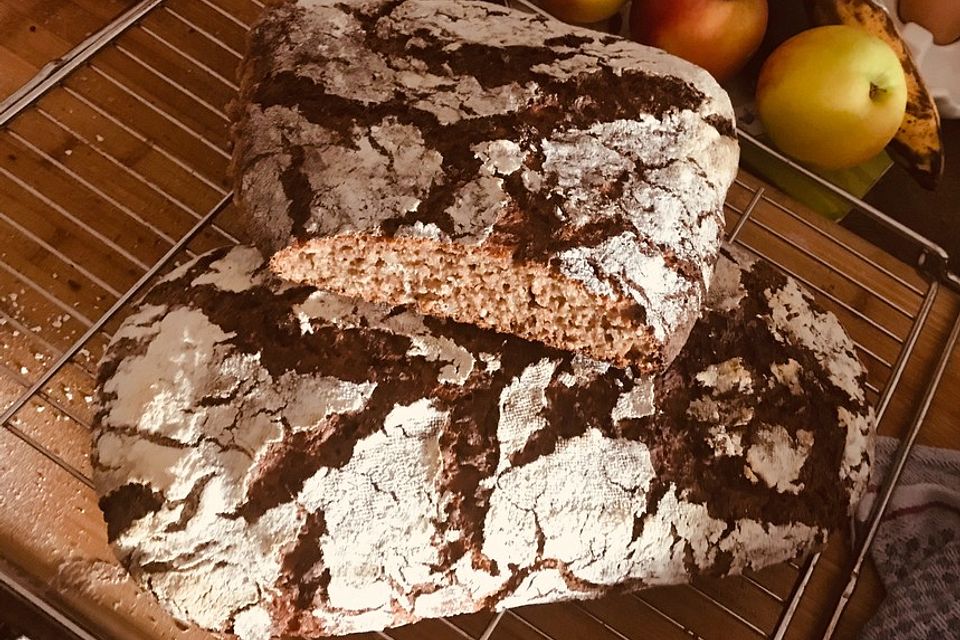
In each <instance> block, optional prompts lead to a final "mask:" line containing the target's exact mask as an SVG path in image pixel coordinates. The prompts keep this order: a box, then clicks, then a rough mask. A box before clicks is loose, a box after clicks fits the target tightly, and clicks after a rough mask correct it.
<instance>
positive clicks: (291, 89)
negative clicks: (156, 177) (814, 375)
mask: <svg viewBox="0 0 960 640" xmlns="http://www.w3.org/2000/svg"><path fill="white" fill-rule="evenodd" d="M232 113H233V117H234V120H235V123H236V124H235V127H234V134H235V135H234V138H235V152H234V176H235V181H236V189H237V195H238V198H239V202H240V203H241V204H242V205H243V207H244V208H245V209H246V210H247V211H248V212H249V213H250V214H251V216H250V223H249V224H250V226H251V236H252V237H254V238H256V239H257V241H258V244H259V245H260V246H261V248H262V249H263V250H264V251H266V252H267V253H268V254H271V255H272V254H276V255H274V257H273V262H272V265H273V268H274V269H275V270H276V271H277V273H279V274H280V275H281V276H283V277H285V278H287V279H290V280H293V281H296V282H307V283H312V284H314V285H318V286H320V287H321V288H323V289H325V290H330V291H335V292H338V293H341V294H346V295H349V296H351V297H359V298H361V299H365V300H368V301H373V302H382V303H388V304H397V303H404V304H407V303H414V304H416V305H417V306H418V309H419V310H420V311H421V312H422V313H425V314H427V315H433V316H437V317H450V318H453V319H456V320H458V321H462V322H468V323H471V324H476V325H478V326H482V327H486V328H493V329H496V330H499V331H502V332H506V333H512V334H514V335H519V336H521V337H525V338H528V339H533V340H538V341H541V342H544V343H546V344H548V345H551V346H555V347H558V348H566V349H573V350H577V351H579V352H581V353H584V354H587V355H590V356H592V357H595V358H597V359H601V360H606V361H611V362H614V363H616V364H619V365H626V364H628V363H630V364H634V365H636V366H639V367H641V368H642V369H644V370H647V371H653V370H659V369H662V368H663V366H665V365H666V364H667V363H668V362H669V361H670V360H672V358H673V357H674V356H675V355H676V353H677V352H678V351H679V349H680V347H681V346H682V345H683V342H684V340H685V338H686V336H687V334H688V333H689V330H690V328H691V327H692V325H693V322H694V321H695V319H696V316H697V313H698V312H699V309H700V306H701V303H702V300H703V294H704V292H705V290H706V288H707V286H708V284H709V281H710V276H711V273H712V271H713V266H714V263H715V261H716V256H717V250H718V248H719V243H720V232H721V229H722V227H723V218H722V205H723V200H724V196H725V194H726V191H727V189H728V187H729V186H730V184H731V182H732V180H733V178H734V176H735V173H736V168H737V159H738V153H739V152H738V146H737V142H736V139H735V134H734V115H733V110H732V107H731V105H730V101H729V99H728V97H727V95H726V94H725V93H724V92H723V90H722V89H721V88H720V87H719V86H718V85H717V84H716V83H715V82H714V81H713V79H712V78H710V76H709V75H708V74H707V73H706V72H705V71H703V70H701V69H699V68H697V67H694V66H693V65H690V64H688V63H686V62H684V61H682V60H680V59H677V58H674V57H672V56H669V55H667V54H665V53H663V52H661V51H659V50H654V49H650V48H647V47H643V46H641V45H638V44H636V43H633V42H629V41H625V40H622V39H619V38H614V37H612V36H607V35H603V34H599V33H596V32H593V31H589V30H586V29H581V28H577V27H572V26H569V25H564V24H561V23H559V22H557V21H553V20H547V19H545V18H543V17H541V16H536V15H529V14H525V13H521V12H514V11H511V10H508V9H505V8H503V7H498V6H495V5H493V4H488V3H484V2H479V1H476V0H406V1H402V0H363V1H358V2H350V3H341V2H333V1H332V0H328V1H324V0H300V1H299V2H292V1H291V2H285V3H281V5H280V6H279V7H278V8H275V9H274V10H272V11H270V12H268V13H267V14H266V16H265V17H264V19H263V20H262V21H261V22H260V23H259V24H258V25H257V26H256V27H255V28H254V29H253V31H252V33H251V37H250V47H249V53H248V56H247V58H246V60H245V62H244V64H243V68H242V72H241V97H240V99H239V100H238V101H237V103H236V104H235V105H234V106H233V108H232ZM471 258H472V260H473V262H474V263H475V264H473V263H471V261H470V259H471Z"/></svg>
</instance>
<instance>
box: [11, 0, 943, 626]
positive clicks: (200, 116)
mask: <svg viewBox="0 0 960 640" xmlns="http://www.w3.org/2000/svg"><path fill="white" fill-rule="evenodd" d="M130 4H132V2H131V1H129V0H128V1H121V0H68V1H63V0H56V1H54V0H27V1H26V2H18V3H14V2H12V1H10V0H0V67H2V68H3V69H4V71H5V73H4V74H3V76H2V78H0V95H5V93H4V92H6V93H9V92H10V91H13V90H15V88H16V87H17V86H19V84H21V83H22V82H24V81H26V79H28V78H29V77H30V75H32V73H34V72H35V71H36V69H37V68H39V66H40V65H42V64H44V63H45V62H46V61H49V60H51V59H53V58H54V57H56V56H58V55H62V54H63V53H64V52H65V51H67V50H69V48H70V47H72V46H73V45H75V44H76V42H78V41H79V39H82V38H83V37H85V35H86V34H88V33H90V32H91V31H93V30H96V29H97V28H99V27H100V26H102V25H103V24H105V23H106V22H107V21H109V19H110V18H111V17H112V16H114V15H116V14H117V13H119V12H120V11H122V10H123V9H124V8H126V7H127V6H129V5H130ZM260 8H261V7H260V5H259V3H257V2H254V1H253V0H167V1H166V2H164V3H163V5H162V7H161V8H160V9H157V10H154V11H153V12H151V14H150V15H148V16H147V17H146V18H145V19H144V20H142V21H141V22H140V24H138V25H137V26H135V27H133V28H131V29H130V30H128V31H127V32H126V33H124V34H123V35H121V36H120V37H119V38H118V39H117V42H116V45H115V46H111V47H108V48H107V49H105V50H104V51H103V52H101V53H100V54H98V55H97V56H96V57H95V59H94V60H93V61H92V63H91V64H90V65H87V66H85V67H83V68H81V69H78V70H77V71H76V72H75V73H73V74H72V75H71V76H70V77H69V78H67V80H66V81H65V82H64V83H63V84H62V86H59V87H57V88H55V89H53V90H52V91H51V92H49V93H48V94H47V95H45V96H44V97H43V98H42V99H40V100H39V101H38V102H37V103H36V104H35V105H34V106H33V107H31V108H30V109H28V110H27V111H25V112H24V113H22V114H21V115H20V116H19V117H18V118H16V119H15V120H14V121H13V122H11V123H10V125H9V126H8V127H7V128H6V129H5V130H3V131H0V402H2V403H4V404H3V405H2V406H6V404H8V403H10V402H12V401H13V400H14V399H15V398H16V397H17V396H18V395H19V394H21V393H23V391H24V390H25V389H26V388H27V387H28V386H29V385H30V384H31V383H33V382H34V381H35V380H37V379H38V377H39V376H40V375H42V373H43V372H44V370H45V369H46V368H47V367H49V366H50V364H51V363H52V362H53V361H54V360H55V359H56V358H57V357H58V356H59V354H61V353H62V352H63V351H64V350H66V349H67V348H69V346H70V345H71V344H72V342H73V341H74V340H76V339H77V337H78V336H79V335H80V334H82V332H83V331H84V330H86V328H87V327H89V326H90V324H91V323H92V322H93V321H95V320H96V319H97V318H99V317H100V316H101V315H102V314H103V313H104V312H105V311H106V310H107V308H109V306H110V305H111V304H112V303H113V302H114V301H115V300H116V299H117V297H118V296H119V295H121V294H122V293H123V292H124V291H126V289H127V288H128V287H129V286H130V285H131V284H132V283H133V282H134V281H135V280H136V279H137V278H138V277H139V276H140V275H141V274H142V273H143V272H144V271H145V270H146V269H147V268H149V266H151V265H152V264H154V262H155V261H156V260H157V259H159V257H160V256H161V255H163V253H164V252H165V251H166V250H167V249H168V248H169V247H170V246H171V245H172V244H173V243H174V242H176V241H177V239H179V238H180V237H182V236H183V234H184V233H186V232H187V230H188V229H190V228H191V227H192V226H193V225H194V224H195V223H196V221H197V220H198V219H199V218H200V217H201V216H203V215H204V214H205V213H206V212H208V211H209V210H211V208H212V207H214V206H215V205H216V203H217V202H219V201H220V199H221V198H223V197H224V195H225V194H226V193H227V192H228V190H229V180H228V177H227V175H226V169H227V163H228V159H229V141H228V137H227V134H228V123H227V120H226V117H225V116H224V114H223V107H224V106H225V104H226V103H227V102H228V101H229V100H230V99H232V97H233V95H234V91H235V84H234V83H235V77H234V69H235V66H236V64H237V61H238V60H239V54H240V52H241V51H242V49H243V47H244V39H245V34H246V30H247V27H248V26H249V24H250V23H251V22H252V21H253V20H255V19H256V16H257V15H258V13H259V11H260ZM31 25H33V26H35V27H36V29H35V30H31V29H30V26H31ZM761 188H762V189H764V195H763V197H762V198H761V200H760V201H759V204H758V206H757V208H756V209H755V211H754V212H753V214H752V216H751V219H750V221H749V222H748V223H747V224H746V226H745V227H744V228H743V231H742V233H741V234H740V236H739V238H738V241H739V242H741V243H743V244H744V245H746V246H748V247H750V248H751V249H752V250H754V251H756V252H757V253H758V254H760V255H763V256H766V257H768V258H770V259H772V260H773V261H775V262H776V263H777V264H779V265H780V266H781V267H782V268H784V269H785V270H786V271H788V272H790V273H792V274H794V275H796V276H797V277H799V278H801V279H802V280H804V281H805V282H807V283H808V285H809V286H811V287H813V288H814V289H815V290H816V291H817V295H818V299H820V300H821V302H822V303H823V304H824V306H826V307H828V308H830V309H831V310H833V311H834V312H835V313H837V315H838V316H839V317H840V319H841V321H842V323H843V324H844V326H845V327H847V328H848V330H849V331H850V333H851V334H852V335H853V337H854V338H855V339H856V341H857V342H858V344H859V345H860V347H861V355H862V357H863V359H864V361H865V363H866V364H867V366H868V369H869V381H870V384H871V385H872V386H873V387H874V388H875V391H874V392H873V393H872V394H871V397H872V398H874V399H876V398H877V397H878V396H879V393H880V392H881V391H882V389H883V388H884V386H885V385H886V384H887V383H888V382H889V380H890V377H891V372H892V367H893V364H894V362H895V361H896V360H897V357H898V355H899V354H900V353H901V351H902V349H903V342H904V340H905V339H906V337H907V336H908V335H909V334H910V332H911V330H912V329H913V326H914V325H913V323H914V318H915V317H916V315H917V313H918V311H919V309H920V307H921V305H922V304H923V299H924V295H925V293H926V291H927V288H928V286H929V283H928V282H927V280H926V279H925V278H924V277H923V276H922V275H921V274H919V273H918V272H917V271H916V270H915V269H913V268H912V267H911V266H908V265H905V264H903V263H901V262H899V261H898V260H896V259H895V258H893V257H891V256H890V255H888V254H886V253H884V252H883V251H882V250H880V249H878V248H877V247H874V246H872V245H870V244H868V243H866V242H865V241H863V240H861V239H860V238H857V237H855V236H853V235H852V234H850V233H848V232H846V231H844V230H843V229H841V228H839V227H837V226H836V225H834V224H832V223H829V222H826V221H824V220H821V219H820V218H818V217H816V216H815V215H813V214H811V213H810V212H808V211H805V210H804V209H803V208H802V207H800V206H799V205H797V203H795V202H792V201H790V200H789V199H788V198H787V197H786V196H784V195H783V194H780V193H778V192H777V191H776V190H775V189H772V188H770V187H769V186H767V185H764V184H763V183H762V182H760V181H758V180H756V179H755V178H753V177H751V176H749V175H746V174H742V175H741V177H740V181H739V182H738V184H737V185H736V186H735V187H734V188H733V189H732V190H731V192H730V195H729V198H728V203H729V207H728V212H727V213H728V229H729V228H732V227H733V225H734V224H735V223H736V221H737V220H738V218H739V216H740V212H742V211H743V210H744V208H745V207H746V206H747V205H748V203H749V202H750V201H751V199H752V198H753V197H754V195H755V194H756V193H757V191H758V190H759V189H761ZM241 215H242V213H241V212H239V211H238V210H237V209H236V208H234V207H230V208H228V209H227V210H225V211H224V212H222V213H221V215H220V216H219V217H218V218H217V220H216V224H215V226H212V227H210V228H208V229H206V230H205V231H204V232H203V233H201V235H200V236H199V237H198V238H196V239H195V240H194V241H193V242H192V243H191V244H190V245H189V250H188V251H185V252H183V253H182V254H181V255H179V256H178V257H177V260H178V261H182V260H185V259H188V258H189V257H190V255H192V254H196V253H200V252H203V251H206V250H208V249H210V248H212V247H215V246H220V245H223V244H227V243H230V242H233V241H234V240H236V239H239V240H241V241H242V239H243V230H242V224H241V222H242V221H241ZM168 268H169V267H168ZM958 313H960V298H958V297H957V295H955V294H953V293H952V292H949V291H940V292H939V293H938V295H937V296H936V298H935V302H934V305H933V309H932V312H931V314H930V316H929V318H928V319H927V320H926V322H925V323H923V326H922V327H921V334H920V339H919V341H918V342H917V346H916V349H915V350H914V352H913V353H912V354H911V357H910V358H909V360H908V363H907V368H906V371H905V374H904V376H903V377H902V379H901V381H900V383H899V385H898V386H897V387H896V389H895V392H894V394H893V396H892V400H891V403H890V405H889V408H888V410H887V412H886V414H885V415H884V416H883V421H882V423H881V427H880V429H881V432H882V433H885V434H891V435H897V434H901V433H903V431H904V429H906V428H907V426H908V425H909V423H910V421H911V419H912V417H913V414H914V413H915V411H916V408H917V404H918V402H919V398H920V397H921V396H922V394H923V392H924V391H925V385H926V380H927V379H928V377H929V374H930V371H931V370H932V368H933V366H934V365H935V362H936V359H937V358H938V357H939V355H940V354H941V353H943V351H944V344H945V340H946V337H947V334H948V332H949V330H950V326H951V324H952V323H953V321H954V319H955V317H956V316H957V314H958ZM120 315H121V316H122V315H123V314H122V313H121V314H120ZM119 321H120V318H119V317H118V318H115V319H113V320H112V321H111V322H109V323H107V325H106V327H105V328H104V330H103V331H101V332H99V333H98V334H97V335H96V336H95V337H94V338H93V339H92V340H90V341H89V342H88V343H87V344H86V345H85V348H84V350H83V351H82V352H81V353H80V354H79V355H78V356H77V357H76V358H74V359H73V360H72V361H71V362H70V363H69V364H68V365H67V366H66V367H65V368H64V369H63V370H62V371H60V372H59V373H58V374H57V376H55V377H54V379H53V380H52V381H51V383H50V384H49V385H46V386H45V387H44V389H43V390H42V392H41V393H40V394H38V395H37V396H36V397H35V398H33V399H31V401H30V402H29V403H28V404H27V405H26V406H25V407H24V408H23V409H22V410H21V411H20V412H19V413H18V414H17V416H16V417H15V419H14V421H13V422H12V424H13V425H15V426H16V427H17V428H18V429H20V430H21V431H22V432H24V433H25V434H27V435H29V436H30V437H31V438H32V439H33V440H34V441H35V442H36V443H38V445H39V446H40V447H42V449H43V451H46V452H48V453H50V454H53V455H55V456H58V457H59V458H61V459H62V460H63V461H64V462H65V463H66V464H69V465H71V466H73V467H75V468H76V469H77V470H79V471H80V472H81V473H89V472H90V467H89V446H90V434H89V425H90V422H91V420H92V418H93V415H92V407H91V404H90V401H89V399H90V398H91V396H92V394H93V389H94V379H95V370H96V362H97V360H98V358H99V356H100V354H101V353H102V350H103V348H104V346H105V344H106V342H107V340H109V337H110V335H111V333H112V331H114V330H115V329H116V326H117V323H118V322H119ZM951 358H952V359H951V365H950V367H949V369H948V371H947V375H946V377H945V379H944V382H943V385H942V386H941V388H940V389H939V391H938V394H937V396H936V399H935V402H934V405H933V408H932V410H931V412H930V415H929V417H928V420H927V421H926V423H925V424H924V427H923V429H922V431H921V434H920V442H922V443H925V444H932V445H937V446H953V447H956V446H958V437H957V435H958V427H957V425H960V403H956V402H955V401H954V396H955V395H956V394H957V393H958V392H960V353H953V354H952V356H951ZM0 487H3V489H2V490H0V555H2V556H3V558H4V559H5V560H6V561H7V562H9V563H11V564H13V565H14V566H16V567H17V568H18V569H19V570H21V571H24V572H26V573H28V574H29V575H30V576H31V578H32V580H33V581H34V583H35V584H36V585H37V586H38V588H46V587H41V586H42V585H51V587H50V597H51V598H53V599H54V600H56V601H57V602H58V603H59V604H60V605H61V606H63V607H65V608H67V609H69V610H70V611H71V612H72V613H73V614H75V615H76V616H77V617H78V618H80V619H82V620H84V621H85V622H86V624H87V625H89V626H90V627H91V628H92V629H96V630H97V631H98V632H99V633H101V634H103V636H104V637H117V638H126V637H137V638H144V639H148V640H159V639H167V638H170V639H173V638H177V639H187V640H191V639H197V640H199V639H201V638H209V637H210V636H209V635H208V634H205V633H202V632H200V631H198V630H195V629H191V630H188V631H186V632H184V631H181V630H180V629H179V628H178V627H177V626H176V625H175V624H174V623H173V621H172V620H171V619H170V617H169V616H167V615H166V614H165V613H164V612H163V610H162V609H161V608H160V606H159V605H158V604H157V603H156V602H155V601H153V600H152V599H151V598H149V597H147V596H146V595H144V594H143V593H141V592H140V591H139V590H138V589H137V588H136V587H135V586H134V584H133V583H132V582H131V581H130V580H129V579H128V578H127V577H126V575H125V574H124V572H123V571H122V570H121V569H120V568H119V566H118V565H117V563H116V561H115V560H114V558H113V555H112V553H111V551H110V549H109V547H108V545H107V543H106V535H105V527H104V523H103V519H102V517H101V515H100V511H99V509H98V507H97V502H96V497H95V496H94V495H93V493H92V492H91V491H90V490H89V489H88V488H87V487H86V486H85V485H83V484H82V483H80V482H78V481H77V480H76V479H75V478H73V477H72V476H71V475H70V474H68V473H67V472H66V471H65V470H64V469H63V468H61V467H60V466H58V465H57V464H55V463H54V462H52V461H51V460H50V459H49V458H48V457H45V456H44V455H43V454H42V453H41V452H38V451H36V450H35V449H33V448H31V447H30V446H28V445H27V444H25V443H24V442H23V441H22V440H20V439H18V438H17V437H16V436H15V435H14V434H13V433H11V432H10V431H8V430H6V429H0ZM849 561H850V558H849V543H848V541H847V540H846V539H845V536H844V535H842V533H840V534H838V535H836V536H834V538H833V540H832V542H831V544H830V545H829V547H828V548H827V550H826V551H825V552H824V554H823V557H822V560H821V562H820V564H819V566H818V569H817V571H816V572H815V574H814V577H813V581H812V584H811V587H810V588H809V589H808V590H807V591H806V594H805V596H804V598H803V600H802V601H801V605H800V608H799V610H798V611H797V614H796V617H795V619H794V623H793V624H792V626H791V627H790V629H789V632H788V636H787V637H788V638H791V639H810V638H817V637H819V635H820V633H821V630H822V628H823V624H824V623H825V615H827V613H828V611H829V609H831V608H832V603H833V601H834V600H835V598H836V597H837V595H838V593H839V589H840V588H841V581H840V576H841V575H842V574H843V572H844V570H845V567H846V566H847V565H848V563H849ZM748 578H749V579H748ZM796 578H797V570H796V569H795V568H793V567H791V566H790V565H787V564H782V565H777V566H774V567H770V568H768V569H765V570H763V571H760V572H755V573H749V574H748V576H747V577H744V578H740V577H737V578H729V579H724V580H698V581H696V582H695V584H694V585H693V586H681V587H669V588H663V589H653V590H648V591H644V592H641V593H639V594H633V595H625V596H618V597H615V598H607V599H604V600H599V601H595V602H585V603H579V604H554V605H545V606H538V607H525V608H521V609H518V610H516V611H511V612H509V613H507V614H506V615H505V616H504V617H503V618H502V619H501V620H500V622H499V623H498V625H497V626H496V628H495V629H494V632H493V635H492V638H494V639H499V640H545V639H546V640H550V639H553V640H574V639H579V638H583V639H589V640H603V639H609V640H613V639H615V638H616V639H619V640H623V639H624V638H626V639H628V640H633V639H640V638H651V639H674V638H690V635H689V634H688V633H687V631H686V630H687V629H689V630H692V631H693V632H695V633H697V634H699V635H700V636H702V637H703V638H705V639H710V638H730V637H736V638H751V637H763V636H764V635H767V634H769V633H770V632H771V631H772V629H773V628H774V627H775V626H776V624H777V621H778V619H779V617H780V615H781V612H782V611H783V607H784V602H785V601H786V600H787V599H788V598H789V596H790V594H791V591H792V589H793V586H794V583H795V581H796ZM882 597H883V590H882V587H880V585H879V582H878V580H877V577H876V573H875V572H874V571H873V570H872V567H870V566H869V565H868V566H867V567H866V570H865V573H864V575H863V578H862V580H861V585H860V587H859V588H858V590H857V592H856V595H855V597H854V599H853V601H852V603H851V605H850V608H849V610H848V613H847V615H846V616H845V617H844V619H843V623H842V625H841V628H840V632H839V634H838V636H837V637H838V638H843V639H846V638H854V637H856V633H857V631H858V629H859V628H860V627H861V626H862V625H863V623H864V621H865V620H866V619H867V618H868V617H869V615H870V613H871V612H872V611H873V610H874V609H875V608H876V606H877V604H878V602H879V601H880V599H882ZM492 619H493V614H490V613H481V614H476V615H472V616H459V617H456V618H452V619H450V620H448V621H432V622H426V623H422V624H420V625H415V626H412V627H408V628H404V629H401V630H396V631H393V632H390V633H389V636H390V637H392V638H395V639H396V640H426V639H428V638H429V639H439V640H444V639H447V638H449V639H459V640H464V639H469V638H479V637H480V636H481V635H482V634H483V633H484V631H485V630H486V629H487V627H488V625H489V624H490V622H491V620H492ZM378 637H379V638H381V639H382V636H377V635H376V634H365V635H363V636H356V637H355V638H357V640H367V639H368V638H369V639H372V638H378Z"/></svg>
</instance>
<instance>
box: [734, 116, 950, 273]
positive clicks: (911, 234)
mask: <svg viewBox="0 0 960 640" xmlns="http://www.w3.org/2000/svg"><path fill="white" fill-rule="evenodd" d="M737 133H738V135H739V136H740V138H741V139H743V140H746V141H747V142H748V143H750V144H752V145H753V146H755V147H757V148H759V149H761V150H763V151H764V152H765V153H766V154H768V155H769V156H770V157H772V158H775V159H776V160H779V161H780V162H783V163H784V164H787V165H789V166H790V167H791V168H792V169H794V170H795V171H798V172H799V173H801V174H803V175H804V176H806V177H807V178H810V179H811V180H813V181H814V182H816V183H817V184H818V185H820V186H821V187H823V188H824V189H826V190H828V191H830V192H831V193H833V194H834V195H836V196H839V197H840V198H843V199H844V200H846V201H847V202H848V203H849V204H851V205H853V206H855V207H857V208H858V209H860V210H861V211H863V213H865V214H867V216H869V217H870V218H872V219H873V220H875V221H876V222H878V223H880V224H882V225H883V226H885V227H887V228H888V229H890V230H892V231H894V232H895V233H897V234H899V235H900V236H902V237H904V238H907V239H909V240H912V241H913V242H914V243H916V244H917V245H919V246H920V247H922V248H923V249H925V250H926V251H927V253H928V254H929V255H932V256H934V257H935V258H936V259H937V260H938V261H939V263H940V264H939V265H938V267H940V268H941V269H942V272H941V273H940V274H939V275H941V276H942V277H943V278H944V280H946V281H948V282H949V283H950V284H951V285H952V287H954V288H957V290H958V291H960V277H958V276H956V274H952V273H950V272H949V271H947V268H946V266H947V264H948V263H949V262H950V255H949V254H948V253H947V252H946V250H945V249H944V248H943V247H941V246H940V245H939V244H937V243H935V242H932V241H931V240H928V239H927V238H925V237H924V236H922V235H920V234H919V233H917V232H916V231H914V230H913V229H911V228H910V227H908V226H906V225H904V224H902V223H900V222H898V221H896V220H894V219H893V218H891V217H890V216H888V215H887V214H885V213H883V212H882V211H880V210H879V209H877V208H876V207H874V206H872V205H870V204H867V203H866V202H864V201H863V200H861V199H860V198H857V197H855V196H852V195H850V194H849V193H847V192H846V191H844V190H843V189H841V188H840V187H838V186H837V185H835V184H833V183H832V182H830V181H829V180H826V179H825V178H821V177H820V176H818V175H817V174H815V173H814V172H812V171H810V170H809V169H807V168H806V167H804V166H803V165H801V164H799V163H797V162H795V161H793V160H791V159H790V158H788V157H787V156H785V155H783V154H782V153H780V152H779V151H777V150H776V149H773V148H772V147H770V146H768V145H766V144H764V143H763V142H761V141H760V140H758V139H757V138H755V137H754V136H752V135H750V134H749V133H748V132H746V131H744V130H743V129H741V128H739V127H738V128H737ZM919 266H928V265H925V264H921V265H919Z"/></svg>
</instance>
